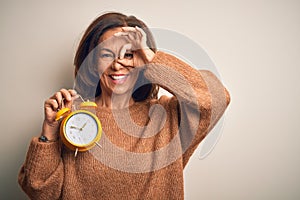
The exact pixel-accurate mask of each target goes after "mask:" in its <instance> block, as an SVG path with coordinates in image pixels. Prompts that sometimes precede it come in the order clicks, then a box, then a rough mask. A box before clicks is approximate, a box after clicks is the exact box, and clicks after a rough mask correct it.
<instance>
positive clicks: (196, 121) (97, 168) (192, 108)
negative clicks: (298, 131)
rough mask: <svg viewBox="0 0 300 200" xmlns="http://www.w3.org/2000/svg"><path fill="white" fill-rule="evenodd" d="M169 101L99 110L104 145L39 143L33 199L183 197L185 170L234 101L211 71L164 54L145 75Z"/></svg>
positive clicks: (23, 175) (33, 148) (24, 174)
mask: <svg viewBox="0 0 300 200" xmlns="http://www.w3.org/2000/svg"><path fill="white" fill-rule="evenodd" d="M145 76H146V77H147V79H149V80H150V81H151V82H153V83H155V84H159V85H160V86H161V87H163V88H165V89H167V90H168V91H170V92H171V93H172V94H174V96H173V97H166V96H162V97H161V98H160V99H151V100H146V101H143V102H136V103H134V104H133V105H131V106H130V107H129V108H127V109H124V110H111V109H107V108H102V107H99V108H98V109H97V116H98V118H99V119H100V121H101V123H102V126H103V136H102V138H101V141H100V144H101V145H102V148H99V147H98V146H95V147H94V148H93V149H91V150H90V151H88V152H79V153H78V155H77V157H74V152H72V151H70V150H68V149H67V148H66V147H64V146H63V145H62V144H61V142H60V141H57V142H51V143H41V142H39V141H38V139H37V138H33V139H32V141H31V144H30V146H29V149H28V152H27V156H26V160H25V162H24V164H23V166H22V168H21V170H20V173H19V179H18V181H19V184H20V185H21V187H22V188H23V190H24V191H25V192H26V193H27V195H28V196H29V197H30V198H32V199H36V200H38V199H49V200H50V199H51V200H54V199H65V200H74V199H77V200H83V199H86V200H94V199H118V200H120V199H183V198H184V191H183V188H184V187H183V169H184V167H185V165H186V164H187V162H188V160H189V158H190V156H191V155H192V153H193V152H194V150H195V149H196V147H197V146H198V144H199V143H200V142H201V141H202V140H203V138H204V137H205V136H206V135H207V133H208V132H209V131H210V130H211V129H212V128H213V126H214V125H215V124H216V123H217V121H218V120H219V118H220V117H221V116H222V114H223V112H224V111H225V109H226V107H227V105H228V103H229V101H230V97H229V94H228V92H227V90H226V89H225V88H224V87H223V85H222V83H221V82H220V81H219V80H218V79H217V78H216V77H215V76H214V75H213V74H212V73H211V72H208V71H200V72H199V71H198V70H196V69H193V68H192V67H190V66H189V65H187V64H186V63H184V62H182V61H181V60H179V59H177V58H175V57H174V56H171V55H169V54H166V53H163V52H157V54H156V56H155V58H154V60H153V61H152V63H151V64H149V65H148V66H147V67H146V69H145Z"/></svg>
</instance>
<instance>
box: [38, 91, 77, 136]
mask: <svg viewBox="0 0 300 200" xmlns="http://www.w3.org/2000/svg"><path fill="white" fill-rule="evenodd" d="M78 97H79V96H78V95H77V92H76V91H75V90H71V89H70V90H66V89H61V90H60V91H59V92H56V93H55V94H54V95H53V96H51V97H50V98H49V99H47V100H46V101H45V103H44V115H45V118H44V122H43V127H42V133H41V135H43V136H45V137H47V138H48V140H55V139H56V138H57V137H58V133H59V122H58V121H56V120H55V118H56V113H57V111H58V110H59V109H61V108H64V107H67V108H71V105H72V101H73V100H74V99H76V98H78Z"/></svg>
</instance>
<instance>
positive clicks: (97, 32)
mask: <svg viewBox="0 0 300 200" xmlns="http://www.w3.org/2000/svg"><path fill="white" fill-rule="evenodd" d="M124 26H130V27H135V26H138V27H140V28H142V29H143V30H144V32H145V33H146V35H147V45H148V46H149V48H150V49H151V50H152V51H153V52H156V51H157V49H156V44H155V41H154V38H153V35H152V33H151V32H150V30H149V28H148V27H147V26H146V24H145V23H144V22H142V21H141V20H139V19H137V18H136V17H135V16H126V15H124V14H122V13H117V12H109V13H106V14H103V15H101V16H99V17H98V18H96V19H95V20H94V21H93V22H92V23H91V24H90V25H89V27H88V28H87V29H86V31H85V33H84V35H83V36H82V38H81V41H80V43H79V46H78V49H77V51H76V54H75V58H74V65H75V87H74V88H75V90H77V92H78V93H79V94H80V95H81V96H83V97H84V98H95V97H98V96H100V95H101V87H100V79H99V73H98V70H97V59H96V58H97V57H96V56H97V53H96V52H97V51H96V50H97V48H96V47H97V46H98V44H99V39H100V37H101V36H102V35H103V34H104V33H105V32H106V31H107V30H109V29H112V28H117V27H124ZM143 74H144V73H143V71H141V72H140V73H139V77H138V80H137V82H136V84H135V88H134V92H133V94H132V97H133V99H134V100H135V101H143V100H146V99H148V98H157V93H158V86H157V85H155V84H152V83H150V81H148V80H147V79H146V78H145V77H144V75H143Z"/></svg>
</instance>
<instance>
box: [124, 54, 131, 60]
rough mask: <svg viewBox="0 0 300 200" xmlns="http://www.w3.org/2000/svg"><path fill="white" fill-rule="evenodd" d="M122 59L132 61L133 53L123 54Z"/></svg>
mask: <svg viewBox="0 0 300 200" xmlns="http://www.w3.org/2000/svg"><path fill="white" fill-rule="evenodd" d="M124 58H125V59H132V58H133V53H125V54H124Z"/></svg>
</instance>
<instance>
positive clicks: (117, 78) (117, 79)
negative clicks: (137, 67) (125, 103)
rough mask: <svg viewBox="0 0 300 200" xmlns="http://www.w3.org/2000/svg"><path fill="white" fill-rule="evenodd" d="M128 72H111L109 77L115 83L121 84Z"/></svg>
mask: <svg viewBox="0 0 300 200" xmlns="http://www.w3.org/2000/svg"><path fill="white" fill-rule="evenodd" d="M128 76H129V74H113V75H109V77H110V78H111V79H112V81H113V82H114V83H116V84H122V83H124V82H125V81H126V79H127V77H128Z"/></svg>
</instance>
